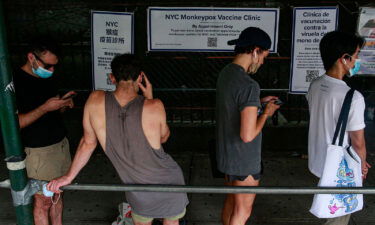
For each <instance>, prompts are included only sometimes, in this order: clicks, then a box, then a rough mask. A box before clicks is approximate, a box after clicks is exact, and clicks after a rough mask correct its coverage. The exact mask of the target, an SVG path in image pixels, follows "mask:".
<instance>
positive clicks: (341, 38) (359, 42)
mask: <svg viewBox="0 0 375 225" xmlns="http://www.w3.org/2000/svg"><path fill="white" fill-rule="evenodd" d="M364 43H365V41H364V39H363V38H362V37H359V36H357V35H355V34H349V33H345V32H342V31H332V32H329V33H327V34H326V35H324V37H323V38H322V40H321V41H320V44H319V49H320V55H321V57H322V61H323V65H324V69H326V70H329V69H331V68H332V66H333V65H334V64H335V62H336V61H337V59H339V58H341V57H342V56H343V55H344V54H348V55H353V54H354V53H355V51H356V50H357V47H359V48H362V47H363V44H364Z"/></svg>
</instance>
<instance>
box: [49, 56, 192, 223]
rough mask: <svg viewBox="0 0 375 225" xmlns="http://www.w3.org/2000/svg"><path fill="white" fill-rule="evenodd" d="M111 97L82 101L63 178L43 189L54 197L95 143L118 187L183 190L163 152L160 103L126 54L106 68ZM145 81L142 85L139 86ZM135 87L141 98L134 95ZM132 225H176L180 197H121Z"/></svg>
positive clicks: (182, 205)
mask: <svg viewBox="0 0 375 225" xmlns="http://www.w3.org/2000/svg"><path fill="white" fill-rule="evenodd" d="M111 69H112V73H111V74H110V79H111V81H112V82H113V83H114V84H116V90H115V91H114V92H104V91H95V92H93V93H91V95H90V97H89V99H88V100H87V102H86V105H85V108H84V116H83V128H84V133H83V137H82V139H81V142H80V144H79V146H78V149H77V153H76V155H75V157H74V160H73V163H72V166H71V167H70V169H69V171H68V173H67V174H66V175H64V176H62V177H60V178H58V179H55V180H53V181H51V182H50V183H49V184H48V189H49V190H51V191H53V192H55V193H60V192H61V191H60V190H59V188H60V187H61V186H64V185H67V184H70V183H71V182H72V180H73V179H74V178H75V177H76V176H77V174H78V173H79V171H80V170H81V169H82V168H83V166H85V165H86V163H87V162H88V160H89V158H90V156H91V155H92V153H93V151H94V149H95V148H96V146H97V140H99V143H100V145H101V146H102V148H103V150H104V152H105V154H106V155H107V156H108V158H109V159H110V160H111V162H112V164H113V166H114V167H115V169H116V171H117V173H118V174H119V176H120V178H121V180H122V182H123V183H124V184H170V185H172V184H173V185H184V184H185V182H184V177H183V174H182V171H181V169H180V167H179V166H178V165H177V163H176V162H175V161H174V160H173V159H172V157H171V156H170V155H168V154H167V153H165V152H164V150H163V147H162V145H161V144H162V143H165V142H166V141H167V139H168V137H169V133H170V132H169V128H168V125H167V123H166V113H165V110H164V106H163V103H162V102H161V101H160V100H158V99H153V96H152V87H151V83H150V82H149V81H148V79H147V77H146V75H144V73H143V72H141V68H140V65H139V62H138V60H137V59H136V58H135V57H134V56H132V55H120V56H116V57H115V58H114V59H113V61H112V63H111ZM142 80H144V81H145V85H143V84H142ZM139 88H140V89H141V90H142V91H143V96H140V95H138V94H137V92H138V90H139ZM126 199H127V201H128V202H129V204H130V206H131V207H132V217H133V221H134V223H135V224H136V225H151V223H152V220H153V218H164V221H163V222H164V225H178V221H179V219H180V218H182V217H183V216H184V215H185V211H186V210H185V209H186V205H187V204H188V199H187V195H186V193H155V192H126Z"/></svg>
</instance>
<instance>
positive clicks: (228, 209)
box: [221, 176, 234, 225]
mask: <svg viewBox="0 0 375 225" xmlns="http://www.w3.org/2000/svg"><path fill="white" fill-rule="evenodd" d="M225 179H226V180H227V177H226V176H225ZM224 184H225V185H226V186H232V182H229V181H226V182H225V183H224ZM233 207H234V196H233V194H227V196H226V198H225V202H224V207H223V210H222V211H221V222H222V223H223V225H229V221H230V218H231V217H232V213H233Z"/></svg>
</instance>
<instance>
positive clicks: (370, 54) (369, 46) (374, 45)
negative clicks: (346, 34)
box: [357, 7, 375, 75]
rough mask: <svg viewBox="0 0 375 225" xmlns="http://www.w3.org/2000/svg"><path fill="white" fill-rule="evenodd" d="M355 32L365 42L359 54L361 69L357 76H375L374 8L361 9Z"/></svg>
mask: <svg viewBox="0 0 375 225" xmlns="http://www.w3.org/2000/svg"><path fill="white" fill-rule="evenodd" d="M357 30H358V33H359V35H361V36H362V37H364V38H365V40H366V43H365V45H364V46H363V48H362V50H361V52H360V53H359V58H360V59H361V67H360V70H359V72H358V74H366V75H375V8H370V7H363V8H361V11H360V14H359V20H358V29H357Z"/></svg>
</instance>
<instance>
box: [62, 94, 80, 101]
mask: <svg viewBox="0 0 375 225" xmlns="http://www.w3.org/2000/svg"><path fill="white" fill-rule="evenodd" d="M76 96H77V93H73V94H71V95H68V96H65V97H63V98H61V100H67V99H69V98H74V97H76Z"/></svg>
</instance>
